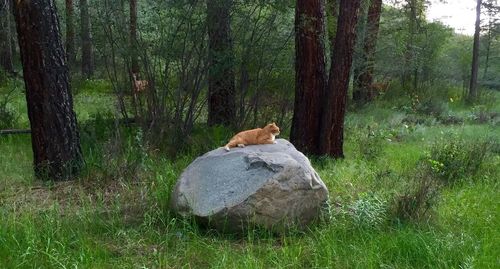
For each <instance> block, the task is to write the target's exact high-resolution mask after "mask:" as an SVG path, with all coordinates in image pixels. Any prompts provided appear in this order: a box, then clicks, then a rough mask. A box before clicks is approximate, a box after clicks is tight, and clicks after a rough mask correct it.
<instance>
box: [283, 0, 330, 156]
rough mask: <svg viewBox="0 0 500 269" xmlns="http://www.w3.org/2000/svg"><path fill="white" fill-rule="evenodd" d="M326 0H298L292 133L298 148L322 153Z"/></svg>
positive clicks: (313, 152)
mask: <svg viewBox="0 0 500 269" xmlns="http://www.w3.org/2000/svg"><path fill="white" fill-rule="evenodd" d="M323 14H324V2H323V0H297V6H296V9H295V107H294V114H293V121H292V129H291V134H290V140H291V142H292V143H293V144H294V145H295V147H297V149H298V150H300V151H302V152H305V153H309V154H318V153H319V148H318V145H319V140H318V139H319V130H320V117H321V104H322V101H321V97H322V95H323V93H324V91H325V85H326V71H325V65H326V64H325V46H324V29H325V25H324V15H323Z"/></svg>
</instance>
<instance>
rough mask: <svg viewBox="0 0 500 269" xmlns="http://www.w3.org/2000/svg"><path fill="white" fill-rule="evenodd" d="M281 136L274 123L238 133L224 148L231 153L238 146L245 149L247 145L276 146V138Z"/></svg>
mask: <svg viewBox="0 0 500 269" xmlns="http://www.w3.org/2000/svg"><path fill="white" fill-rule="evenodd" d="M279 134H280V128H279V127H278V126H276V124H275V123H274V122H273V123H271V124H268V125H266V126H265V127H264V128H257V129H252V130H247V131H243V132H239V133H237V134H236V135H235V136H233V138H231V140H229V143H227V144H226V146H224V148H225V149H226V150H227V151H229V150H230V148H234V147H236V146H238V147H240V148H243V147H245V146H246V145H258V144H274V143H276V142H275V141H274V138H275V136H277V135H279Z"/></svg>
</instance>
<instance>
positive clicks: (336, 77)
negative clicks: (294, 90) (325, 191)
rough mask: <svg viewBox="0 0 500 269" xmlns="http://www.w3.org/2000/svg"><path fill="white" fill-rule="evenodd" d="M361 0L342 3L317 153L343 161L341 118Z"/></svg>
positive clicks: (342, 120)
mask: <svg viewBox="0 0 500 269" xmlns="http://www.w3.org/2000/svg"><path fill="white" fill-rule="evenodd" d="M359 5H360V0H341V1H340V8H339V19H338V23H337V36H336V37H335V47H334V51H333V55H332V68H331V69H330V76H329V80H328V87H327V91H326V94H325V97H324V98H323V99H324V105H323V112H322V113H321V115H322V119H321V131H320V134H321V137H320V153H321V154H322V155H329V156H332V157H335V158H343V157H344V152H343V141H344V116H345V109H346V101H347V88H348V86H349V73H350V70H351V65H352V54H353V50H354V43H355V40H356V31H355V28H356V23H357V19H358V12H359Z"/></svg>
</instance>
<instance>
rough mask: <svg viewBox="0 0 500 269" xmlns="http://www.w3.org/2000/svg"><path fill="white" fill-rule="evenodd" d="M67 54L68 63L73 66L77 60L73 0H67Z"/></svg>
mask: <svg viewBox="0 0 500 269" xmlns="http://www.w3.org/2000/svg"><path fill="white" fill-rule="evenodd" d="M65 2H66V55H68V64H69V65H70V66H72V65H73V64H74V63H75V62H76V52H75V23H74V15H73V14H74V10H75V9H74V6H73V0H66V1H65Z"/></svg>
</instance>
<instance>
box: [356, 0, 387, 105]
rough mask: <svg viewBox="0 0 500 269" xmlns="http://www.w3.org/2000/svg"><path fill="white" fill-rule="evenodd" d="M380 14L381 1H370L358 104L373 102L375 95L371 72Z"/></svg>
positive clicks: (373, 65)
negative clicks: (372, 87)
mask: <svg viewBox="0 0 500 269" xmlns="http://www.w3.org/2000/svg"><path fill="white" fill-rule="evenodd" d="M381 12H382V0H372V1H371V4H370V8H369V9H368V24H367V28H366V34H365V40H364V45H363V56H362V57H363V61H364V63H363V65H362V69H361V70H362V71H361V74H360V76H359V86H360V90H361V98H360V100H359V102H360V103H361V104H364V103H366V102H369V101H371V100H373V98H374V97H375V93H374V92H373V91H372V90H371V85H372V84H373V71H374V68H375V50H376V47H377V39H378V32H379V27H380V13H381Z"/></svg>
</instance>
